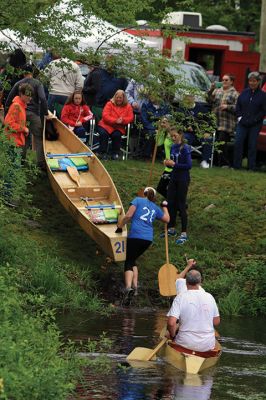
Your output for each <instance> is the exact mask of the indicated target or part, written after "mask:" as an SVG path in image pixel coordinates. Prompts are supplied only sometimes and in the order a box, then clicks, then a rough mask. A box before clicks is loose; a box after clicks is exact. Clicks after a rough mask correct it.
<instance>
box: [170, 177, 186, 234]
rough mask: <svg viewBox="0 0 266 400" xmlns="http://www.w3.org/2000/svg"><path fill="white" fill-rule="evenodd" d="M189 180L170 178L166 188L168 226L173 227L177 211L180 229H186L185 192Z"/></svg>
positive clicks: (184, 230) (183, 230)
mask: <svg viewBox="0 0 266 400" xmlns="http://www.w3.org/2000/svg"><path fill="white" fill-rule="evenodd" d="M188 186H189V182H186V181H173V180H171V181H170V183H169V185H168V189H167V201H168V211H169V215H170V222H169V224H168V228H174V227H175V224H176V216H177V211H179V216H180V218H181V231H182V232H186V231H187V208H186V200H187V192H188Z"/></svg>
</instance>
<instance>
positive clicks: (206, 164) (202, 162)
mask: <svg viewBox="0 0 266 400" xmlns="http://www.w3.org/2000/svg"><path fill="white" fill-rule="evenodd" d="M200 166H201V168H210V164H208V163H207V161H205V160H203V161H201V163H200Z"/></svg>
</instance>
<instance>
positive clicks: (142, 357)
mask: <svg viewBox="0 0 266 400" xmlns="http://www.w3.org/2000/svg"><path fill="white" fill-rule="evenodd" d="M167 340H168V339H167V338H166V337H165V338H163V340H161V341H160V343H159V344H158V345H157V346H156V347H155V349H153V350H152V349H148V348H146V347H136V348H135V349H134V350H133V351H131V353H130V354H129V355H128V356H127V360H129V361H133V360H134V361H150V360H155V359H156V358H154V357H155V356H156V354H157V353H158V351H159V350H160V349H161V348H162V347H163V345H164V344H165V343H166V342H167Z"/></svg>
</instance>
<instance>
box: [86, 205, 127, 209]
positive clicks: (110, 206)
mask: <svg viewBox="0 0 266 400" xmlns="http://www.w3.org/2000/svg"><path fill="white" fill-rule="evenodd" d="M85 208H86V209H87V210H105V209H108V208H111V209H113V210H115V209H118V210H120V209H121V206H116V205H115V204H92V205H89V206H85Z"/></svg>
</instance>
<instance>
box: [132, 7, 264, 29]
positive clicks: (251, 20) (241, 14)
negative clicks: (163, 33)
mask: <svg viewBox="0 0 266 400" xmlns="http://www.w3.org/2000/svg"><path fill="white" fill-rule="evenodd" d="M260 7H261V0H259V1H255V2H252V3H251V2H250V0H181V1H175V0H158V1H156V3H154V8H155V11H157V13H156V12H155V13H154V14H152V13H148V14H147V13H146V14H145V13H143V12H141V13H140V14H139V17H141V18H146V19H148V20H154V16H155V20H156V21H157V22H159V21H161V19H156V18H158V17H160V14H159V13H158V12H159V10H161V9H163V10H164V11H166V10H167V9H168V10H167V11H168V12H170V11H189V12H193V11H194V12H200V13H201V14H202V19H203V26H204V27H206V26H208V25H213V24H215V25H217V24H219V25H224V26H226V27H227V28H228V29H229V30H230V31H243V32H256V34H258V32H259V21H260ZM153 15H154V16H153Z"/></svg>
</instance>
